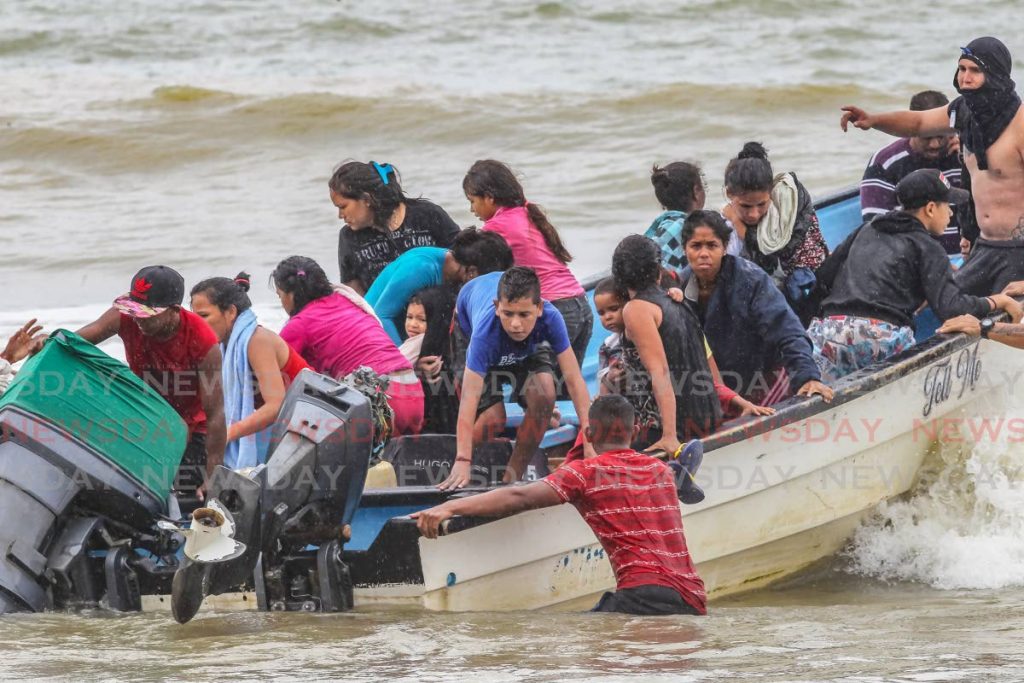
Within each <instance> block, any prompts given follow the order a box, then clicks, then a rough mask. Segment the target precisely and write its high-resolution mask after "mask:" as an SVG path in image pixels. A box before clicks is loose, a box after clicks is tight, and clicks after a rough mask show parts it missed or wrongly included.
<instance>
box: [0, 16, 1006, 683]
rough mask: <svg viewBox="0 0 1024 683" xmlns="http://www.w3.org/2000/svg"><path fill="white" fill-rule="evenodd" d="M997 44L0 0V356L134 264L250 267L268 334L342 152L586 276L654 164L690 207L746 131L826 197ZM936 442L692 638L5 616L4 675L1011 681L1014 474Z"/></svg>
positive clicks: (643, 631) (86, 308)
mask: <svg viewBox="0 0 1024 683" xmlns="http://www.w3.org/2000/svg"><path fill="white" fill-rule="evenodd" d="M1020 26H1021V10H1020V4H1019V2H1018V1H1017V0H979V1H977V2H973V3H971V4H970V5H965V4H964V3H954V2H950V1H948V0H936V1H931V2H923V1H921V0H911V1H908V2H902V3H893V2H887V1H886V0H856V1H854V0H823V1H821V2H814V3H808V2H797V1H796V0H758V1H751V2H745V1H741V0H693V1H685V2H665V1H662V2H653V1H651V0H638V1H634V2H610V1H606V0H593V1H582V2H568V1H565V2H534V1H519V2H509V1H497V2H488V3H483V2H448V1H445V2H432V3H422V2H410V1H409V0H394V1H392V2H390V3H386V4H385V3H366V2H352V1H348V0H346V1H341V2H331V1H327V0H324V1H320V2H313V1H311V0H295V1H292V2H271V1H270V0H235V1H232V2H200V1H198V0H179V2H176V3H156V2H143V1H141V0H134V1H128V2H126V1H123V0H122V1H117V2H115V1H114V0H93V2H90V3H80V2H72V1H71V0H48V1H46V2H44V1H42V0H38V1H37V0H7V1H6V2H3V3H0V297H2V299H0V336H2V337H3V338H6V335H7V334H8V333H9V332H10V331H12V330H13V329H14V328H15V327H16V326H17V325H19V324H20V323H21V322H23V321H24V320H25V319H27V318H29V317H38V318H39V319H40V322H41V323H42V324H44V325H45V326H46V329H47V330H52V329H54V328H57V327H67V328H71V329H74V328H76V327H77V326H80V325H82V324H84V323H86V322H88V321H89V320H91V319H93V318H94V317H95V316H96V315H98V314H99V313H100V312H102V311H103V310H104V309H105V308H106V307H107V306H108V305H109V302H110V301H111V300H112V299H113V298H114V297H116V296H118V295H120V294H122V293H124V292H125V291H126V290H127V288H128V283H129V279H130V277H131V275H132V274H133V273H134V272H135V271H136V270H138V268H140V267H141V266H144V265H149V264H155V263H163V264H167V265H171V266H173V267H175V268H177V269H179V270H180V271H181V272H182V273H183V274H184V275H185V277H186V280H187V282H188V283H189V284H190V285H191V284H192V283H194V282H196V281H198V280H199V279H201V278H204V277H208V276H212V275H228V276H231V275H234V274H235V273H236V272H238V271H239V270H243V269H244V270H247V271H249V272H250V273H252V275H253V278H254V288H253V291H252V296H253V298H254V300H255V301H256V309H257V311H258V313H259V315H260V316H261V318H262V319H263V320H264V322H265V323H267V324H269V325H270V326H272V327H276V326H279V325H280V324H281V323H282V322H283V320H284V315H283V312H281V311H280V309H279V307H278V305H277V301H276V297H275V296H274V293H273V289H272V287H271V286H270V285H269V283H268V276H269V274H270V271H271V270H272V269H273V267H274V266H275V264H276V263H277V262H278V261H280V260H281V259H282V258H284V257H286V256H289V255H291V254H303V255H307V256H311V257H314V258H316V259H317V260H318V261H320V263H321V264H322V265H323V266H324V267H325V270H326V271H327V272H328V274H329V275H332V276H336V275H337V257H336V250H337V231H338V229H339V228H340V227H341V223H340V222H339V221H338V219H337V212H336V210H335V209H334V207H333V206H332V205H331V203H330V201H329V200H328V196H327V180H328V178H329V177H330V175H331V172H332V170H333V169H334V168H335V167H336V166H337V165H338V164H339V163H340V162H342V161H344V160H347V159H359V160H368V159H375V160H377V161H381V162H384V161H387V162H391V163H392V164H394V165H395V166H396V167H397V168H398V169H399V170H400V172H401V177H402V183H403V187H404V188H405V190H406V192H407V193H408V194H409V195H410V196H423V197H428V198H430V199H431V200H433V201H435V202H437V203H439V204H440V205H441V206H443V207H444V208H445V209H447V210H448V212H449V213H450V214H451V215H452V216H453V218H454V219H455V220H456V222H458V223H459V224H460V225H472V224H474V223H475V220H474V218H473V217H472V216H471V214H470V213H469V210H468V204H467V202H466V200H465V198H464V197H463V195H462V191H461V181H462V177H463V174H464V173H465V171H466V170H467V169H468V168H469V166H470V165H471V164H472V162H473V161H474V160H476V159H480V158H496V159H500V160H502V161H505V162H507V163H509V164H510V165H512V167H513V168H514V169H515V170H516V171H518V172H519V174H520V175H521V178H522V182H523V184H524V186H525V188H526V191H527V196H528V198H529V199H530V200H531V201H535V202H537V203H539V204H541V205H543V206H544V207H545V209H546V210H547V211H548V214H549V216H550V218H551V220H552V222H553V223H554V224H555V225H556V226H558V228H559V230H560V232H561V234H562V236H563V238H564V240H565V241H566V243H567V245H568V246H569V249H570V250H571V251H572V253H573V254H574V255H575V260H574V262H573V264H572V265H573V268H574V270H575V271H576V273H577V274H578V275H580V276H585V275H588V274H590V273H593V272H596V271H599V270H602V269H604V268H607V267H608V265H609V258H610V254H611V251H612V249H613V247H614V245H615V244H616V243H617V242H618V240H619V239H621V237H622V236H624V235H626V234H629V233H634V232H643V230H644V229H645V228H646V227H647V226H648V224H649V223H650V222H651V220H652V219H653V218H654V217H655V216H656V215H657V214H658V213H659V211H660V210H659V207H658V204H657V202H656V201H655V199H654V195H653V192H652V190H651V186H650V183H649V180H648V178H649V173H650V169H651V166H652V164H655V163H658V164H663V163H666V162H669V161H673V160H680V159H682V160H694V161H698V162H700V163H701V164H702V165H703V167H704V169H705V172H706V176H707V183H708V205H709V207H712V208H715V207H718V206H719V205H720V204H721V203H722V202H723V201H724V197H723V193H722V190H721V178H722V173H723V169H724V167H725V164H726V163H727V161H728V160H729V159H730V158H731V157H732V156H734V155H735V153H736V152H737V151H738V150H739V149H740V148H741V147H742V145H743V143H744V142H745V141H747V140H759V141H762V142H763V143H764V144H765V145H766V146H767V147H768V149H769V150H770V154H771V158H772V161H773V164H774V165H775V168H776V169H777V170H780V171H781V170H791V171H795V172H796V173H797V174H798V176H799V177H800V179H801V180H802V181H803V182H804V183H805V184H806V185H807V186H808V188H809V189H810V190H811V192H812V193H813V194H814V195H815V196H823V195H825V194H827V193H829V192H831V191H834V190H838V189H842V188H846V187H849V186H851V185H853V184H855V183H856V182H857V181H858V180H859V178H860V175H861V173H862V172H863V168H864V166H865V164H866V163H867V160H868V159H869V157H870V156H871V154H872V153H873V152H874V151H875V150H876V149H878V148H879V147H881V146H883V145H885V144H887V143H888V142H889V141H890V140H891V139H890V138H887V137H886V136H885V135H883V134H881V133H877V132H868V133H864V132H860V131H853V132H850V133H848V134H843V133H842V132H841V131H840V129H839V126H838V120H839V113H840V112H839V107H840V106H842V105H844V104H851V103H852V104H858V105H861V106H863V107H865V108H867V109H869V110H878V109H895V108H904V107H905V106H906V105H907V102H908V100H909V98H910V96H911V95H912V94H914V93H915V92H917V91H919V90H923V89H939V90H941V91H943V92H945V93H946V94H947V95H948V96H950V97H952V96H953V95H954V94H955V93H954V92H953V88H952V78H953V72H954V68H955V63H956V59H957V57H958V54H959V51H958V49H957V48H958V46H960V45H964V44H966V43H967V42H968V41H969V40H971V39H972V38H974V37H977V36H979V35H987V34H994V35H997V36H999V37H1001V38H1002V39H1003V40H1004V41H1005V42H1006V43H1007V45H1008V46H1009V48H1010V50H1011V52H1013V53H1014V54H1016V55H1017V60H1016V62H1015V66H1016V67H1017V69H1020V67H1021V64H1022V63H1021V59H1020V58H1021V56H1022V55H1024V38H1022V37H1021V33H1020ZM105 348H107V349H108V350H109V351H110V352H111V353H115V354H119V353H120V347H119V344H118V343H117V342H116V341H115V342H111V343H109V344H108V345H107V346H105ZM1021 407H1022V408H1024V405H1022V406H1021ZM1018 412H1019V411H1018ZM958 449H959V447H950V449H949V450H944V451H943V452H942V453H940V454H939V456H937V458H938V459H937V460H936V461H935V462H934V463H933V465H934V477H932V478H930V479H927V480H925V481H923V482H922V483H921V485H920V486H919V488H918V489H917V491H916V494H915V495H914V496H912V497H910V498H908V499H906V500H901V501H896V502H893V503H890V504H888V505H886V506H883V507H882V508H881V509H880V510H879V513H878V515H877V516H876V517H875V518H874V519H873V520H872V521H871V522H869V523H868V524H866V525H865V526H864V527H863V528H862V529H861V530H860V531H859V532H858V534H857V536H856V538H855V539H854V541H853V543H852V545H851V547H850V548H849V549H848V551H847V552H846V553H845V554H844V555H843V556H841V557H839V558H836V559H835V560H833V561H832V562H830V563H828V564H826V565H824V566H821V567H817V568H816V569H815V570H813V571H812V572H809V573H807V574H805V575H804V576H802V577H800V578H798V579H797V580H795V581H793V582H790V583H788V584H787V585H786V586H783V587H780V588H776V589H772V590H769V591H763V592H760V593H757V594H754V595H752V596H747V597H744V598H740V599H734V600H729V601H726V602H723V603H721V604H716V605H713V606H712V613H711V616H709V617H708V618H707V619H702V620H682V621H680V620H642V619H632V618H625V617H623V618H621V619H619V618H611V619H600V620H595V618H593V617H591V616H588V615H551V614H533V613H529V614H526V613H523V614H511V615H443V616H437V615H432V614H420V613H411V614H401V613H399V614H390V615H389V614H383V615H381V614H367V613H361V612H358V611H357V612H356V613H353V614H348V615H341V616H312V617H311V616H309V615H279V614H240V615H211V616H204V617H201V618H200V619H198V620H197V621H196V622H194V623H193V624H190V625H189V626H187V627H179V626H177V625H175V624H173V623H171V622H170V620H169V618H167V617H166V615H143V616H128V617H124V616H111V615H100V614H97V615H91V617H90V618H82V617H80V616H76V615H45V616H24V615H23V616H16V617H13V618H10V617H5V618H4V619H3V620H0V647H2V649H3V651H4V652H5V660H6V661H5V664H4V668H3V669H2V670H0V678H7V677H8V676H11V677H14V676H16V677H19V678H28V679H39V680H50V679H53V678H60V679H75V680H99V679H105V678H141V679H152V680H165V679H196V678H219V679H227V678H238V679H254V678H276V679H281V680H291V679H308V678H346V679H353V680H356V679H359V680H380V679H383V678H391V679H394V680H450V679H451V678H453V677H455V678H461V677H465V675H466V672H467V671H469V670H474V671H475V672H476V673H475V674H474V675H475V676H476V677H477V678H478V679H479V680H481V681H505V680H536V681H555V680H567V679H577V680H589V679H594V678H601V679H603V680H624V679H627V678H632V677H642V678H644V679H646V680H681V681H682V680H685V681H703V680H723V681H725V680H759V681H761V680H772V681H775V680H780V681H781V680H791V681H798V680H799V681H811V680H844V681H954V680H957V681H959V680H986V681H993V680H1002V681H1019V680H1024V655H1022V654H1021V651H1020V640H1019V634H1020V632H1021V629H1022V628H1024V617H1021V614H1024V588H1022V587H1024V494H1022V486H1021V484H1022V483H1024V475H1022V468H1024V453H1022V449H1021V445H1020V444H1019V443H1015V442H1008V441H1003V442H999V441H996V442H992V443H987V444H982V445H980V446H977V447H975V448H974V450H973V451H972V452H970V453H962V452H960V451H959V450H958ZM993 472H994V473H996V475H998V476H992V473H993ZM982 474H984V475H985V476H984V477H982V476H981V475H982Z"/></svg>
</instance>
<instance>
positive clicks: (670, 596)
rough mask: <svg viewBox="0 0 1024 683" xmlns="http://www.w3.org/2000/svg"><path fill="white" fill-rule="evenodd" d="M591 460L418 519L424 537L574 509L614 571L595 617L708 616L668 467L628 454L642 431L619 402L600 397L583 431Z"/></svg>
mask: <svg viewBox="0 0 1024 683" xmlns="http://www.w3.org/2000/svg"><path fill="white" fill-rule="evenodd" d="M584 431H585V433H586V436H587V439H588V440H589V442H590V443H591V444H592V445H593V450H594V454H595V455H593V456H592V457H586V458H583V459H581V460H574V461H572V462H568V463H566V464H564V465H562V467H560V468H558V469H557V470H555V471H554V472H553V473H552V474H550V475H548V476H547V477H545V478H544V479H542V480H540V481H535V482H532V483H530V484H525V485H523V486H512V487H506V488H501V489H497V490H495V491H489V492H487V493H482V494H479V495H475V496H468V497H465V498H456V499H453V500H449V501H447V502H445V503H443V504H442V505H438V506H437V507H433V508H430V509H429V510H424V511H422V512H417V513H413V514H412V515H411V517H412V518H413V519H415V520H416V523H417V526H418V527H419V529H420V532H421V533H422V534H423V535H424V536H426V537H427V538H436V537H437V535H438V533H439V529H440V527H441V524H442V523H443V522H444V521H445V520H447V519H450V518H451V517H453V516H454V515H471V516H506V515H512V514H515V513H518V512H523V511H526V510H532V509H536V508H544V507H553V506H555V505H559V504H561V503H571V504H572V505H573V507H575V508H576V509H577V510H578V511H579V513H580V515H582V516H583V519H584V520H585V521H586V523H587V524H588V525H589V526H590V528H591V529H592V530H593V531H594V535H595V536H597V539H598V541H600V543H601V547H603V548H604V550H605V552H606V553H607V555H608V560H609V562H611V565H612V569H613V570H614V572H615V584H616V590H615V592H614V593H612V592H608V593H605V594H604V595H603V596H602V597H601V599H600V601H599V602H598V603H597V606H595V607H594V609H593V610H592V611H594V612H622V613H626V614H644V615H658V614H692V615H699V614H706V613H707V597H706V594H705V591H704V582H703V581H701V579H700V577H699V576H698V575H697V572H696V570H695V569H694V566H693V561H692V559H691V558H690V553H689V550H688V549H687V547H686V538H685V536H684V533H683V520H682V515H681V514H680V510H679V501H678V500H677V499H676V482H675V479H674V478H673V472H672V469H671V468H670V467H669V466H668V465H666V464H665V463H663V462H661V461H660V460H657V459H655V458H652V457H650V456H648V455H644V454H642V453H637V452H636V451H634V450H631V449H630V443H631V442H632V441H633V440H634V438H635V437H636V434H637V431H638V427H637V426H635V424H634V411H633V407H632V406H631V405H630V404H629V402H628V401H627V400H626V399H625V398H623V397H621V396H600V397H598V398H597V399H596V400H595V401H594V403H593V405H592V406H591V407H590V410H589V411H588V425H587V426H586V427H585V428H584Z"/></svg>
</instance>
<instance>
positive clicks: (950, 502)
mask: <svg viewBox="0 0 1024 683" xmlns="http://www.w3.org/2000/svg"><path fill="white" fill-rule="evenodd" d="M1020 402H1022V401H1021V399H1017V400H1016V401H1014V403H1020ZM1022 412H1024V411H1021V410H1020V406H1019V405H1012V406H1010V407H1008V408H1007V409H1006V415H1007V417H1012V416H1019V415H1021V414H1022ZM1021 437H1022V435H1021V434H1019V433H1014V432H1011V431H1009V430H1006V431H1004V432H1002V433H1001V434H1000V435H999V436H998V437H997V438H995V439H990V440H984V441H980V442H978V443H975V444H952V443H947V444H940V445H938V446H937V450H936V452H935V453H933V454H931V455H930V456H929V464H928V465H926V467H925V471H924V472H923V473H922V476H921V481H920V483H919V485H918V487H917V489H916V491H915V493H914V494H913V495H911V496H910V497H909V498H908V499H906V500H900V501H892V502H888V503H883V504H882V505H881V506H880V507H879V509H878V511H877V514H876V515H875V516H874V517H872V518H871V519H870V520H869V521H868V522H866V523H865V524H864V525H862V526H861V528H860V529H858V531H857V533H856V534H855V536H854V539H853V545H852V548H851V550H850V552H849V557H850V559H851V560H852V563H851V570H852V571H854V572H856V573H860V574H865V575H868V576H872V577H876V578H881V579H885V580H902V581H919V582H922V583H926V584H928V585H930V586H932V587H934V588H939V589H995V588H1006V587H1010V586H1024V444H1022V443H1021Z"/></svg>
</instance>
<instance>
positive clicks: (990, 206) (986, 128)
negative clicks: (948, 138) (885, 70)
mask: <svg viewBox="0 0 1024 683" xmlns="http://www.w3.org/2000/svg"><path fill="white" fill-rule="evenodd" d="M960 51H961V54H960V60H959V61H958V63H957V71H956V75H955V76H954V78H953V85H954V87H955V88H956V90H957V92H959V93H960V97H958V98H957V99H955V100H953V102H951V103H950V104H949V106H948V107H945V106H943V107H937V108H935V109H929V110H927V111H894V112H888V113H885V114H869V113H867V112H866V111H864V110H863V109H860V108H858V107H854V106H846V107H843V111H844V112H845V113H844V114H843V116H842V119H841V120H840V125H841V126H842V128H843V130H844V131H845V130H846V129H847V125H848V124H851V123H852V124H853V125H854V126H855V127H857V128H860V129H861V130H869V129H871V128H877V129H878V130H880V131H882V132H884V133H888V134H890V135H898V136H901V137H914V136H929V135H940V134H944V133H946V132H948V131H949V130H950V129H955V130H956V131H957V132H958V133H959V134H960V142H961V150H962V153H963V155H964V157H963V158H964V165H965V170H966V171H967V172H968V173H967V175H966V176H964V178H963V186H964V187H965V188H970V189H971V192H972V195H973V206H974V212H973V213H974V215H975V219H976V222H977V226H978V228H979V229H980V237H979V238H978V239H977V240H976V242H975V244H974V247H973V249H972V251H971V254H970V257H969V258H968V260H967V263H966V265H964V267H963V268H961V269H960V270H959V271H958V272H957V275H956V279H957V284H959V285H960V288H961V289H962V290H963V291H965V292H967V293H968V294H973V295H975V296H985V295H986V294H989V293H991V292H994V291H999V290H1000V289H1002V288H1003V287H1005V286H1006V285H1007V284H1009V283H1010V282H1012V281H1014V280H1020V279H1024V106H1022V105H1021V99H1020V96H1019V95H1018V94H1017V92H1016V90H1015V87H1016V86H1015V84H1014V82H1013V79H1011V78H1010V68H1011V66H1012V59H1011V57H1010V51H1009V50H1008V49H1007V48H1006V46H1005V45H1003V43H1002V42H1000V41H999V40H997V39H995V38H991V37H984V38H977V39H975V40H972V41H971V42H970V43H968V44H967V47H962V48H960ZM968 181H969V182H968ZM960 215H961V217H964V216H965V215H966V216H969V213H967V214H964V212H962V211H961V212H960ZM961 228H962V229H967V228H968V226H967V225H965V224H964V223H963V222H961Z"/></svg>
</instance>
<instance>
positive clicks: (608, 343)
mask: <svg viewBox="0 0 1024 683" xmlns="http://www.w3.org/2000/svg"><path fill="white" fill-rule="evenodd" d="M621 359H622V335H621V334H619V333H618V332H613V333H611V334H609V335H608V336H607V337H605V338H604V341H603V342H601V346H600V348H598V349H597V379H598V380H603V379H604V376H605V375H607V374H608V371H609V370H610V369H611V365H612V363H615V362H618V361H619V360H621Z"/></svg>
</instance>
